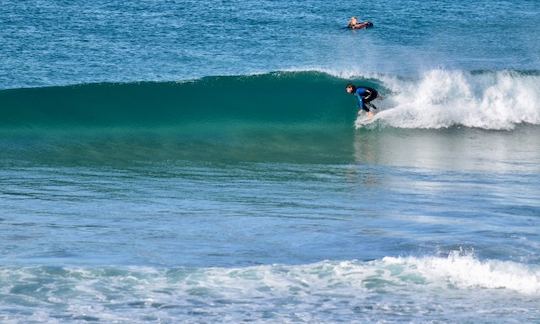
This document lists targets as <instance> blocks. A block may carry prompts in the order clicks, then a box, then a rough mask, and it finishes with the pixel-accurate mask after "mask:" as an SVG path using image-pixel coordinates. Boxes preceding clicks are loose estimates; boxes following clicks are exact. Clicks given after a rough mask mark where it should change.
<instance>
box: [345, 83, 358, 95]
mask: <svg viewBox="0 0 540 324" xmlns="http://www.w3.org/2000/svg"><path fill="white" fill-rule="evenodd" d="M345 91H347V93H354V92H355V91H356V86H355V85H354V84H352V83H349V84H347V86H346V87H345Z"/></svg>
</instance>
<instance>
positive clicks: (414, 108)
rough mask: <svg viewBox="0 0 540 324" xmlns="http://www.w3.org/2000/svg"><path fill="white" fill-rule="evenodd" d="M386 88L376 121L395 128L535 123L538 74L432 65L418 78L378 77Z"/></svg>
mask: <svg viewBox="0 0 540 324" xmlns="http://www.w3.org/2000/svg"><path fill="white" fill-rule="evenodd" d="M382 81H383V84H384V85H385V86H386V87H388V88H389V89H390V91H391V94H390V95H389V97H388V98H387V99H386V100H385V102H384V106H386V107H389V108H387V109H386V110H384V111H382V112H380V113H379V116H378V120H379V121H380V123H382V124H384V125H388V126H392V127H398V128H432V129H437V128H448V127H453V126H465V127H474V128H483V129H493V130H511V129H513V128H515V126H516V125H518V124H535V125H538V124H540V76H539V75H537V74H524V73H519V72H514V71H499V72H481V73H471V72H464V71H447V70H441V69H439V70H432V71H428V72H426V73H424V74H423V75H422V76H421V77H420V78H419V79H418V80H408V79H407V80H406V79H401V78H396V77H383V78H382Z"/></svg>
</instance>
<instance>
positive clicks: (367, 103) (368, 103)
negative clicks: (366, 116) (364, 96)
mask: <svg viewBox="0 0 540 324" xmlns="http://www.w3.org/2000/svg"><path fill="white" fill-rule="evenodd" d="M366 106H368V107H369V108H373V109H377V107H375V105H374V104H372V103H371V102H366Z"/></svg>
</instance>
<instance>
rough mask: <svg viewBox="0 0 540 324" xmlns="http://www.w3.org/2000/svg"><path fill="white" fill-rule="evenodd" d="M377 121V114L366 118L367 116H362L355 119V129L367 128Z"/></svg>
mask: <svg viewBox="0 0 540 324" xmlns="http://www.w3.org/2000/svg"><path fill="white" fill-rule="evenodd" d="M378 119H379V116H378V114H374V115H373V116H371V117H368V115H367V114H362V115H361V116H358V119H356V128H360V127H364V126H367V125H369V124H371V123H373V122H374V121H376V120H378Z"/></svg>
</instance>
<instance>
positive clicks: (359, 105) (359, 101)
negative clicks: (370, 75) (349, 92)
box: [356, 95, 364, 109]
mask: <svg viewBox="0 0 540 324" xmlns="http://www.w3.org/2000/svg"><path fill="white" fill-rule="evenodd" d="M356 99H357V100H358V108H359V109H362V108H363V107H364V100H363V98H362V97H361V96H359V95H356Z"/></svg>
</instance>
